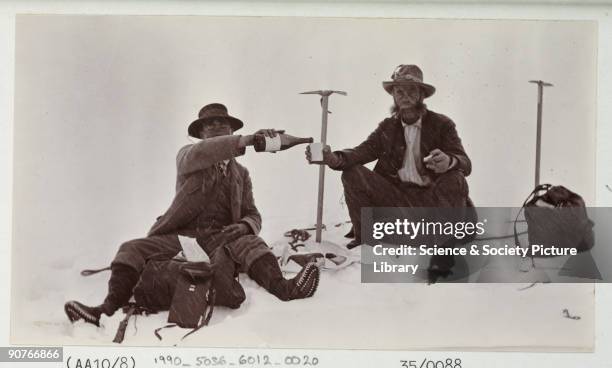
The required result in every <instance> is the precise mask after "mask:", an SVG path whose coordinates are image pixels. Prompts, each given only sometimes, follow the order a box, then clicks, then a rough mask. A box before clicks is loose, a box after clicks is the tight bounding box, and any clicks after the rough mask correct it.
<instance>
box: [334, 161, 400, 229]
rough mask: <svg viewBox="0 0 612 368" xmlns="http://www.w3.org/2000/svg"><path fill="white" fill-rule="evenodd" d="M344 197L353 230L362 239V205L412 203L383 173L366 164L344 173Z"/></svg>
mask: <svg viewBox="0 0 612 368" xmlns="http://www.w3.org/2000/svg"><path fill="white" fill-rule="evenodd" d="M342 185H343V186H344V198H345V201H346V205H347V207H348V212H349V217H350V218H351V222H352V223H353V232H354V235H355V239H356V240H357V241H360V240H361V208H362V207H409V206H411V203H410V202H409V200H408V198H407V197H406V196H404V195H403V193H402V191H401V190H400V189H399V188H398V187H397V186H396V185H394V184H392V183H390V182H388V181H387V180H386V179H385V178H383V177H382V176H381V175H379V174H377V173H375V172H373V171H371V170H370V169H368V168H366V167H364V166H353V167H352V168H350V169H348V170H345V171H344V172H343V173H342Z"/></svg>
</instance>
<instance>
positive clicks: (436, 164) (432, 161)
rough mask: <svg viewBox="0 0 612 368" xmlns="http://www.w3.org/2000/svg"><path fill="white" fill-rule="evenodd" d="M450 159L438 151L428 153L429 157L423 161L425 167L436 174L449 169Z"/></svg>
mask: <svg viewBox="0 0 612 368" xmlns="http://www.w3.org/2000/svg"><path fill="white" fill-rule="evenodd" d="M451 161H452V160H451V157H450V156H449V155H447V154H446V153H444V152H442V151H440V150H439V149H437V148H436V149H434V150H433V151H431V152H429V156H427V157H425V158H424V159H423V162H424V163H425V167H427V168H428V169H430V170H433V171H434V172H435V173H436V174H441V173H445V172H447V171H448V170H449V169H450V168H451Z"/></svg>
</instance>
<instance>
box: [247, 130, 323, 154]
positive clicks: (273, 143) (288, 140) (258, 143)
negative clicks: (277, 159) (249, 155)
mask: <svg viewBox="0 0 612 368" xmlns="http://www.w3.org/2000/svg"><path fill="white" fill-rule="evenodd" d="M312 142H314V140H313V139H312V137H309V138H300V137H294V136H292V135H289V134H284V133H279V134H277V135H276V137H274V138H270V137H266V136H265V135H263V134H255V135H254V136H253V147H254V148H255V151H257V152H276V151H283V150H286V149H288V148H291V147H293V146H295V145H297V144H304V143H312Z"/></svg>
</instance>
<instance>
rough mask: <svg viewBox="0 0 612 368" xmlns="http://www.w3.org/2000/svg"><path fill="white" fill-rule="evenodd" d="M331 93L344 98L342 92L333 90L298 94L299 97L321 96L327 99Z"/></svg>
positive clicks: (344, 93)
mask: <svg viewBox="0 0 612 368" xmlns="http://www.w3.org/2000/svg"><path fill="white" fill-rule="evenodd" d="M332 93H337V94H339V95H342V96H346V92H344V91H333V90H330V89H328V90H319V91H308V92H302V93H300V94H301V95H321V96H323V97H327V96H329V95H331V94H332Z"/></svg>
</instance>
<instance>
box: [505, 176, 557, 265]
mask: <svg viewBox="0 0 612 368" xmlns="http://www.w3.org/2000/svg"><path fill="white" fill-rule="evenodd" d="M551 187H552V184H540V185H536V187H535V188H533V190H532V191H531V193H529V195H528V196H527V198H525V201H524V202H523V205H522V206H521V208H520V209H519V211H518V213H517V214H516V218H515V219H514V244H515V245H516V246H517V247H521V248H522V246H521V242H520V241H519V237H518V236H519V233H518V231H517V230H516V224H517V222H518V218H519V216H520V215H521V212H524V211H525V206H526V205H527V203H529V201H531V200H532V199H533V198H535V197H536V195H537V193H539V192H540V191H542V190H545V191H547V190H549V189H550V188H551ZM529 258H531V266H532V268H533V267H535V261H534V259H533V255H531V256H530V257H529ZM525 272H526V271H525Z"/></svg>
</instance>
